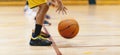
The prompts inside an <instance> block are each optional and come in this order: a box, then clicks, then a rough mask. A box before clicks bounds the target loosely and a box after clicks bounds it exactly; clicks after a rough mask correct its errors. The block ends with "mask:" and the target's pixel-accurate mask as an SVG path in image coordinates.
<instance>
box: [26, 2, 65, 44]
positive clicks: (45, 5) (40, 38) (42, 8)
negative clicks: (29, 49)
mask: <svg viewBox="0 0 120 55" xmlns="http://www.w3.org/2000/svg"><path fill="white" fill-rule="evenodd" d="M50 1H51V0H28V3H29V7H30V8H31V9H32V8H35V7H39V10H38V12H37V15H36V24H35V31H34V32H33V33H32V38H31V40H30V45H31V46H50V45H51V44H52V42H51V41H49V40H47V39H46V38H48V37H50V36H49V35H47V34H45V33H44V34H41V29H42V25H43V22H44V17H45V15H46V13H47V11H48V10H49V5H50V4H52V3H51V2H50ZM52 1H55V2H56V3H57V4H58V6H57V10H56V12H58V13H60V12H62V14H66V10H67V8H66V7H65V6H64V5H63V3H62V0H52Z"/></svg>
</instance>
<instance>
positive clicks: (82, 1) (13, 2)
mask: <svg viewBox="0 0 120 55" xmlns="http://www.w3.org/2000/svg"><path fill="white" fill-rule="evenodd" d="M25 1H26V0H0V5H1V6H2V5H4V6H5V5H6V6H8V5H9V6H23V5H24V4H25ZM63 2H64V4H66V5H88V4H97V5H98V4H99V5H108V4H109V5H113V4H114V5H118V4H120V0H63Z"/></svg>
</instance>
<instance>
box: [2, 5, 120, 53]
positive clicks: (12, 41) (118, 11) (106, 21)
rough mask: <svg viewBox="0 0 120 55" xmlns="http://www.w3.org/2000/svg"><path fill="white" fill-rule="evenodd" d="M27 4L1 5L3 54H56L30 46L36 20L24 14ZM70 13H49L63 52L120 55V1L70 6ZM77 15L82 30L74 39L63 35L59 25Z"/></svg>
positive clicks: (53, 31) (52, 27)
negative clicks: (102, 4) (116, 2)
mask: <svg viewBox="0 0 120 55" xmlns="http://www.w3.org/2000/svg"><path fill="white" fill-rule="evenodd" d="M23 8H24V7H2V6H1V7H0V55H56V53H55V51H54V49H53V48H52V47H51V46H50V47H39V46H37V47H32V46H29V39H30V35H31V30H32V29H33V26H34V24H33V23H34V22H33V20H32V19H33V17H32V16H29V17H28V16H24V13H23ZM67 8H68V15H59V14H57V13H55V11H54V10H55V9H54V8H50V10H49V11H48V14H49V15H51V17H52V19H51V20H49V21H50V22H51V23H52V25H51V26H46V27H47V29H48V31H49V32H50V34H51V35H52V36H53V39H54V41H55V42H56V44H57V46H58V48H59V50H60V51H61V52H62V54H63V55H120V5H106V6H67ZM68 17H72V18H75V19H76V20H77V21H78V22H79V25H80V32H79V33H78V35H77V36H76V37H75V38H73V39H64V38H62V37H61V36H60V35H59V33H58V31H57V25H58V23H59V21H60V20H62V19H64V18H68Z"/></svg>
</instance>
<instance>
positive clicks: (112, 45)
mask: <svg viewBox="0 0 120 55" xmlns="http://www.w3.org/2000/svg"><path fill="white" fill-rule="evenodd" d="M58 47H59V48H82V47H120V45H81V46H58Z"/></svg>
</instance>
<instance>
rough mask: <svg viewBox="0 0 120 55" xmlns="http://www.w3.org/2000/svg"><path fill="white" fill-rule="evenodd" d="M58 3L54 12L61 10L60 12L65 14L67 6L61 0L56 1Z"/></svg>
mask: <svg viewBox="0 0 120 55" xmlns="http://www.w3.org/2000/svg"><path fill="white" fill-rule="evenodd" d="M57 3H58V9H57V10H56V12H58V13H60V12H62V14H67V12H66V10H67V8H66V7H65V6H64V5H63V3H62V1H57Z"/></svg>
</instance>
